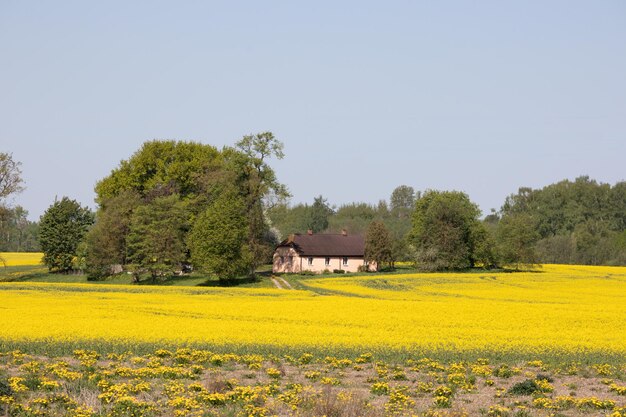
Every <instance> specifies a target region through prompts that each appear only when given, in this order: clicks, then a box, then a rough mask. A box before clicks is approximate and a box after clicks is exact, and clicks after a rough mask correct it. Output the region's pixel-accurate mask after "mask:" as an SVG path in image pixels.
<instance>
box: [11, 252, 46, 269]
mask: <svg viewBox="0 0 626 417" xmlns="http://www.w3.org/2000/svg"><path fill="white" fill-rule="evenodd" d="M41 258H43V253H41V252H0V259H2V260H4V263H5V264H6V266H28V265H39V264H41ZM0 266H2V265H0Z"/></svg>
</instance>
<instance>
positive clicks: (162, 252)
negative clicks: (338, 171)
mask: <svg viewBox="0 0 626 417" xmlns="http://www.w3.org/2000/svg"><path fill="white" fill-rule="evenodd" d="M282 156H283V152H282V143H280V142H279V141H278V140H277V139H276V138H275V137H274V136H273V134H272V133H271V132H263V133H260V134H257V135H249V136H245V137H244V138H243V139H242V140H240V141H239V142H237V143H236V144H235V146H234V147H225V148H223V149H222V150H218V149H216V148H215V147H213V146H210V145H205V144H200V143H197V142H183V141H173V140H166V141H160V140H154V141H150V142H146V143H144V144H143V146H142V147H141V148H140V149H139V150H138V151H137V152H135V153H134V154H133V155H132V156H131V157H130V158H129V159H128V160H124V161H122V162H121V163H120V165H119V166H118V167H117V168H115V169H114V170H113V171H112V172H111V174H110V175H109V176H107V177H105V178H103V179H102V180H100V181H99V182H98V183H97V185H96V194H97V199H96V200H97V202H98V204H99V209H98V213H97V224H96V225H95V227H94V228H93V229H92V231H91V232H90V234H89V237H88V240H87V242H88V244H87V259H88V270H89V272H90V274H91V276H93V277H100V276H106V275H107V274H109V273H110V269H111V268H110V267H111V266H112V265H117V264H119V265H126V266H127V269H132V270H133V271H149V272H150V274H151V276H152V277H153V279H154V278H156V277H157V276H159V275H162V274H167V273H171V272H172V271H174V270H177V269H180V268H181V267H182V266H183V264H187V263H189V262H194V261H198V260H199V259H200V258H199V257H197V256H196V257H195V258H193V257H190V253H191V251H190V246H191V243H190V242H191V241H192V240H190V239H189V237H190V231H191V230H193V229H194V225H195V223H196V222H197V221H199V220H200V219H203V221H206V219H207V216H209V215H208V214H207V213H206V211H207V209H218V208H219V207H220V206H219V205H216V201H221V200H220V198H221V197H222V194H224V193H227V194H228V195H230V196H235V197H233V198H234V200H236V201H238V202H241V203H242V204H243V208H242V213H243V215H244V216H245V221H242V222H240V224H241V225H244V226H245V228H246V245H247V247H246V254H247V255H246V257H245V262H246V265H247V271H246V274H248V273H252V272H253V271H254V270H255V268H256V266H257V265H259V264H261V263H263V262H265V261H267V260H268V259H269V258H270V255H271V251H272V249H273V244H274V243H275V242H274V240H273V237H272V234H271V233H270V228H269V225H268V221H267V219H266V215H265V211H266V205H267V203H266V201H269V200H271V198H270V197H272V196H274V197H276V198H278V199H282V198H284V197H285V196H287V195H288V193H287V190H286V187H285V186H284V185H282V184H280V183H279V182H278V180H277V179H276V175H275V173H274V171H273V170H272V168H271V167H270V165H269V160H270V159H271V158H272V157H275V158H282ZM234 200H233V201H234ZM209 217H210V216H209ZM224 227H225V228H226V225H224ZM207 265H208V264H207V263H206V262H203V266H205V267H206V266H207ZM237 270H238V271H239V269H237ZM213 272H215V271H213Z"/></svg>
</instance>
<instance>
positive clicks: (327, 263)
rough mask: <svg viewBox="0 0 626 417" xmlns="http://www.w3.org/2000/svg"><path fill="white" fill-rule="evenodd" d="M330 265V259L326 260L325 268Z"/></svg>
mask: <svg viewBox="0 0 626 417" xmlns="http://www.w3.org/2000/svg"><path fill="white" fill-rule="evenodd" d="M328 265H330V258H326V266H328Z"/></svg>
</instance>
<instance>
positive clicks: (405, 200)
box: [270, 176, 626, 270]
mask: <svg viewBox="0 0 626 417" xmlns="http://www.w3.org/2000/svg"><path fill="white" fill-rule="evenodd" d="M321 216H323V217H324V219H325V221H324V223H322V224H323V225H324V226H325V227H322V228H318V229H317V230H316V229H315V228H314V226H315V225H316V223H314V222H310V221H308V222H307V221H303V219H312V218H315V217H321ZM270 217H271V218H272V221H273V225H274V227H275V228H276V229H277V230H278V231H279V232H280V233H283V231H284V230H295V231H297V232H303V231H304V230H306V229H307V228H308V229H313V230H314V231H327V232H336V231H338V230H340V229H341V228H345V227H347V228H348V229H349V230H350V231H351V232H353V233H364V234H366V240H367V254H366V255H367V257H368V260H371V261H376V262H378V263H379V264H389V265H391V266H393V263H394V262H395V261H399V260H400V261H412V262H414V263H415V264H416V266H417V267H419V268H421V269H425V270H449V269H464V268H470V267H474V266H476V265H481V266H484V267H492V266H496V265H515V266H516V267H519V266H520V265H523V264H538V263H571V264H591V265H600V264H606V265H624V264H626V182H618V183H617V184H615V185H614V186H611V185H609V184H602V183H598V182H596V181H594V180H591V179H589V177H586V176H584V177H580V178H577V179H576V180H575V181H568V180H565V181H561V182H559V183H556V184H551V185H549V186H546V187H544V188H542V189H538V190H533V189H530V188H520V190H519V191H518V193H516V194H512V195H511V196H509V197H507V199H506V201H505V203H504V205H503V207H502V208H501V210H500V211H495V210H494V211H492V213H491V214H489V215H487V216H486V217H485V218H484V219H481V212H480V210H479V208H478V206H477V205H476V204H475V203H473V202H472V201H471V200H470V199H469V197H468V196H467V195H466V194H464V193H461V192H456V191H432V190H431V191H426V192H425V193H423V194H422V193H416V192H415V191H414V190H413V188H411V187H408V186H400V187H397V188H396V189H395V190H394V191H393V193H392V194H391V198H390V200H389V203H387V202H386V201H381V202H379V203H378V204H377V205H369V204H364V203H358V204H347V205H343V206H341V207H339V208H333V207H331V206H330V205H328V203H327V202H326V200H325V199H324V198H323V197H322V196H319V197H317V198H316V199H315V201H314V203H313V205H310V206H309V205H306V204H300V205H296V206H294V207H289V206H287V205H279V206H277V207H276V208H275V209H274V211H271V212H270Z"/></svg>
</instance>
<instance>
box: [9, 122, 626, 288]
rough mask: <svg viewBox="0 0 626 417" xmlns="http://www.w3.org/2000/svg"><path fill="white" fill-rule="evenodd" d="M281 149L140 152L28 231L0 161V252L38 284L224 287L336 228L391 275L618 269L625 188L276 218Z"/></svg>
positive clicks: (416, 198) (588, 185) (625, 257)
mask: <svg viewBox="0 0 626 417" xmlns="http://www.w3.org/2000/svg"><path fill="white" fill-rule="evenodd" d="M282 148H283V145H282V143H281V142H279V141H278V140H276V139H275V138H274V136H273V135H272V134H271V133H270V132H264V133H260V134H257V135H250V136H245V137H244V138H243V139H241V140H240V141H239V142H237V143H236V144H235V145H234V146H232V147H231V146H227V147H224V148H222V149H217V148H215V147H213V146H210V145H204V144H200V143H196V142H182V141H158V140H155V141H150V142H146V143H145V144H144V145H143V146H142V147H141V149H139V150H138V151H137V152H136V153H135V154H133V155H132V156H131V157H130V158H129V159H127V160H124V161H122V162H121V163H120V164H119V166H118V167H116V168H115V169H114V170H113V171H112V172H111V174H110V175H108V176H107V177H105V178H103V179H101V180H100V181H99V182H98V183H97V185H96V187H95V191H96V195H97V203H98V209H97V211H96V212H95V213H93V212H92V211H91V210H89V209H88V208H86V207H81V205H80V204H79V203H78V202H76V201H74V200H71V199H69V198H67V197H64V198H62V199H61V200H57V201H55V202H54V204H52V206H50V208H49V209H48V210H47V211H46V213H45V214H44V215H43V216H42V217H41V219H40V222H39V223H38V224H36V223H33V222H29V221H28V220H27V219H26V215H27V213H26V211H25V210H24V209H22V208H21V207H15V208H11V207H9V206H8V205H7V204H6V203H5V198H6V197H7V196H8V195H10V194H13V193H17V192H19V191H21V189H22V185H21V184H22V182H21V171H20V166H19V163H16V162H14V161H13V160H12V158H11V155H9V154H5V153H0V233H2V234H1V236H2V243H1V244H2V246H1V247H0V250H2V251H12V250H16V251H28V250H35V249H37V248H38V247H37V245H39V248H40V249H41V250H42V251H43V252H44V260H45V262H46V264H47V265H48V267H49V269H50V270H51V271H55V272H69V271H75V270H79V271H86V272H87V273H88V274H89V277H90V279H102V278H105V277H107V276H109V275H111V274H114V273H119V272H127V273H131V274H132V275H133V276H134V277H135V279H136V280H139V279H140V277H141V276H145V275H148V276H150V277H151V278H152V279H153V280H156V279H157V278H158V277H160V276H165V275H171V274H174V273H179V272H184V271H186V270H190V269H191V268H193V269H200V270H204V271H207V272H210V273H213V274H215V275H217V276H218V277H220V279H224V280H229V279H232V278H235V277H240V276H245V275H253V274H254V271H255V270H256V268H257V267H258V266H260V265H261V264H264V263H269V262H271V258H272V253H273V250H274V247H275V245H276V244H277V243H278V242H279V241H280V240H282V239H284V238H286V237H287V236H288V235H289V234H291V233H306V232H307V230H312V231H313V232H315V233H329V232H335V233H338V232H340V231H341V230H342V229H346V230H347V231H348V233H350V234H361V235H364V236H365V238H366V254H365V255H366V259H367V260H371V261H375V262H377V263H378V265H380V266H385V265H388V266H390V267H392V268H393V266H394V264H395V262H398V261H405V262H412V263H413V264H414V265H415V266H416V267H417V268H420V269H423V270H458V269H465V268H472V267H483V268H493V267H499V266H514V267H520V266H522V265H533V264H539V263H571V264H592V265H599V264H604V265H625V264H626V182H619V183H617V184H615V185H613V186H611V185H609V184H603V183H598V182H596V181H594V180H591V179H590V178H589V177H580V178H577V179H576V180H575V181H569V180H565V181H561V182H559V183H556V184H551V185H548V186H546V187H544V188H542V189H537V190H534V189H530V188H520V189H519V191H518V192H517V193H515V194H512V195H510V196H509V197H507V198H506V200H505V202H504V204H503V206H502V207H501V209H500V210H499V211H495V210H494V211H492V212H491V213H490V214H488V215H487V216H485V217H482V213H481V211H480V209H479V208H478V206H477V205H476V204H475V203H474V202H472V201H471V200H470V198H469V196H468V195H467V194H465V193H462V192H458V191H436V190H427V191H424V192H420V191H415V190H414V189H413V188H412V187H410V186H407V185H401V186H399V187H397V188H396V189H394V190H393V191H392V192H391V193H390V196H389V199H388V200H381V201H379V202H378V203H377V204H367V203H350V204H344V205H341V206H339V207H336V206H334V205H332V204H330V203H329V202H328V201H327V200H326V199H325V198H324V197H323V196H321V195H320V196H318V197H316V198H314V200H313V202H312V203H311V204H296V205H290V204H289V203H288V198H289V193H288V192H287V189H286V188H285V186H284V185H282V184H281V183H280V182H279V181H278V180H277V178H276V175H275V173H274V171H273V169H272V168H271V166H270V165H269V161H270V160H271V159H272V158H278V159H280V158H282V157H283V151H282ZM35 236H36V237H37V239H35Z"/></svg>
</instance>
